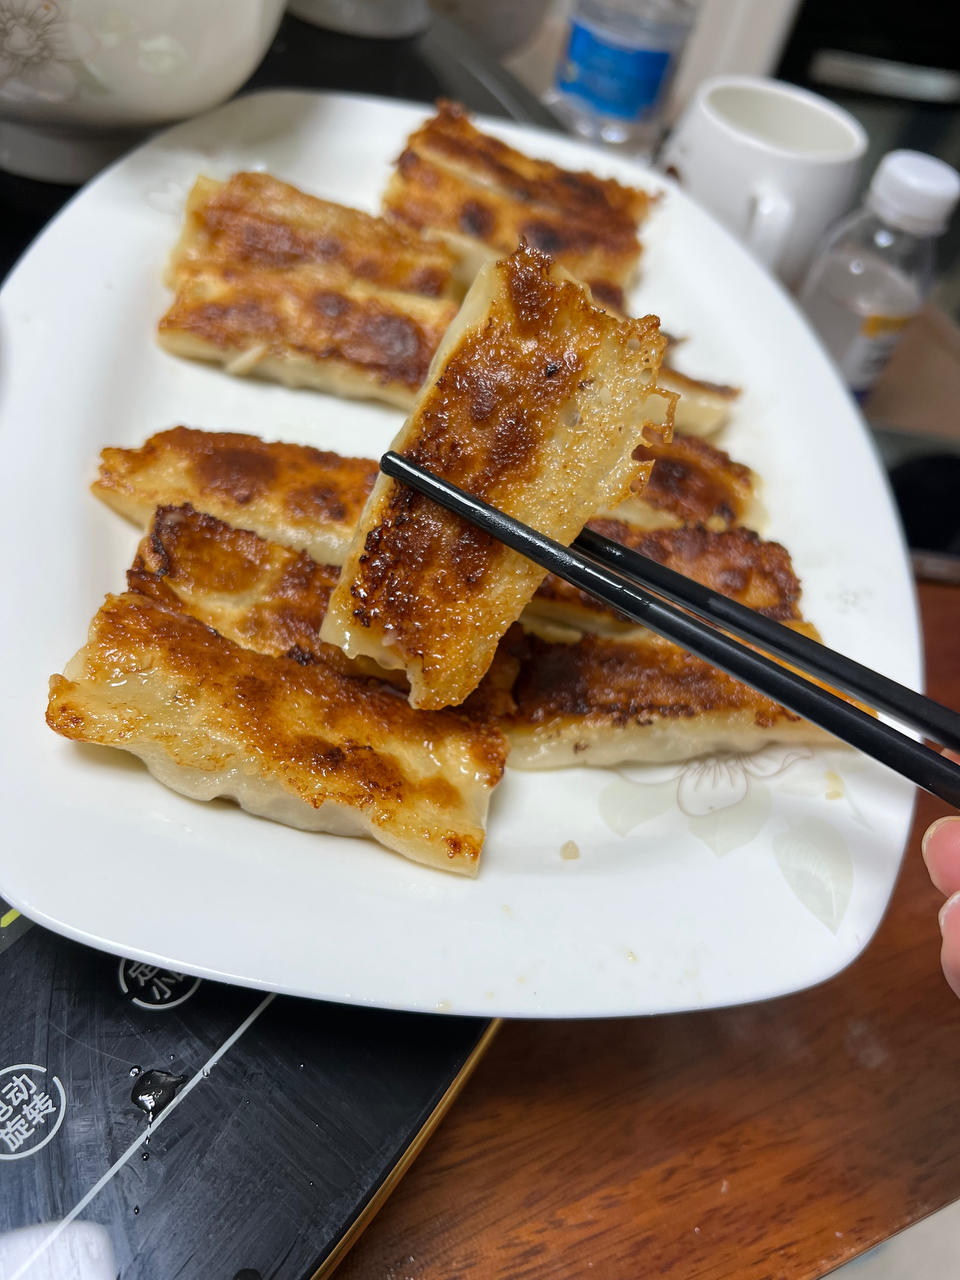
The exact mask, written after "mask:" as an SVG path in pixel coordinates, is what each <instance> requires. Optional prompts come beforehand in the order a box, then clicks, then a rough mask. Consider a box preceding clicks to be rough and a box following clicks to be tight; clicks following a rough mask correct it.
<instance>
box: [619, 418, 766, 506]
mask: <svg viewBox="0 0 960 1280" xmlns="http://www.w3.org/2000/svg"><path fill="white" fill-rule="evenodd" d="M634 456H635V457H637V458H642V459H643V460H644V461H647V462H652V463H654V467H653V470H652V472H651V473H650V478H649V480H648V481H647V483H646V484H645V485H643V486H642V487H641V488H640V492H639V493H633V494H631V496H630V498H628V499H627V501H626V503H624V504H623V505H622V506H621V507H620V508H618V510H617V511H616V512H615V513H613V514H615V515H617V516H619V517H621V518H623V519H628V520H630V521H632V522H634V523H643V524H646V525H648V526H650V527H653V526H656V525H681V524H702V525H704V526H705V527H706V528H708V529H726V528H730V527H731V526H733V525H739V524H744V523H749V520H745V517H749V516H751V515H752V513H753V511H754V509H755V502H756V498H755V483H756V481H755V477H754V475H753V472H752V471H751V470H750V468H749V467H745V466H743V464H742V463H739V462H734V461H733V460H732V459H731V457H730V455H729V454H728V453H725V452H724V451H723V450H722V449H717V448H716V447H715V446H714V445H712V444H709V443H708V442H707V441H706V440H701V439H699V438H698V437H696V436H688V435H682V434H681V433H680V432H679V431H678V432H675V433H674V437H673V439H672V440H670V441H668V442H666V443H663V444H649V445H647V444H641V445H639V446H638V447H637V449H636V451H635V453H634Z"/></svg>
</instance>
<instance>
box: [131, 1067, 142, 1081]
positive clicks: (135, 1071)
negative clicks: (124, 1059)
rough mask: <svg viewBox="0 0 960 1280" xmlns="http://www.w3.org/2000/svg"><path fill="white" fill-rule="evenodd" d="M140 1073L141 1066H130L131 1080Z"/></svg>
mask: <svg viewBox="0 0 960 1280" xmlns="http://www.w3.org/2000/svg"><path fill="white" fill-rule="evenodd" d="M139 1074H140V1068H139V1067H131V1068H130V1079H131V1080H132V1079H133V1078H134V1076H138V1075H139Z"/></svg>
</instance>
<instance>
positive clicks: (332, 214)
mask: <svg viewBox="0 0 960 1280" xmlns="http://www.w3.org/2000/svg"><path fill="white" fill-rule="evenodd" d="M311 262H312V263H319V264H322V265H323V266H324V267H326V268H328V269H330V270H334V269H336V268H339V269H340V270H341V271H342V272H343V275H344V278H354V279H358V280H365V281H367V282H368V283H369V284H371V285H377V286H379V287H380V288H382V289H387V290H390V291H395V290H399V291H401V292H410V293H421V294H424V295H425V296H427V297H436V298H440V297H451V296H453V280H452V269H453V262H454V259H453V255H452V254H451V253H450V252H449V251H448V250H447V249H445V248H444V247H443V245H441V244H438V243H437V242H436V241H432V242H431V241H428V240H424V239H423V238H422V237H421V236H418V235H415V234H413V233H411V232H409V231H406V230H404V228H403V227H399V226H397V224H396V223H394V222H389V221H387V220H386V219H385V218H378V217H376V216H374V215H372V214H369V213H363V212H362V211H361V210H359V209H349V208H346V207H345V206H343V205H340V204H334V203H332V202H331V201H329V200H321V199H319V198H318V197H316V196H311V195H308V194H307V193H306V192H304V191H300V190H298V188H297V187H294V186H291V185H290V184H289V183H287V182H281V181H280V180H279V179H278V178H274V177H273V176H272V175H271V174H269V173H235V174H234V175H233V176H232V177H231V178H229V179H228V180H227V181H226V182H217V181H216V180H215V179H213V178H206V177H201V178H198V179H197V181H196V183H195V184H194V186H193V189H192V190H191V192H190V195H189V197H188V198H187V209H186V218H185V224H184V230H183V234H182V236H181V238H180V241H179V243H178V244H177V246H176V249H175V250H174V253H173V255H172V258H171V262H170V277H171V283H175V282H176V279H177V277H178V275H179V273H181V272H184V271H190V270H193V269H195V268H197V267H198V266H199V267H201V268H203V267H204V266H207V265H210V264H213V263H218V264H220V265H222V266H224V267H226V268H228V269H230V270H233V271H248V270H250V269H260V270H263V269H274V270H276V269H290V268H292V267H298V266H301V265H303V264H305V263H311Z"/></svg>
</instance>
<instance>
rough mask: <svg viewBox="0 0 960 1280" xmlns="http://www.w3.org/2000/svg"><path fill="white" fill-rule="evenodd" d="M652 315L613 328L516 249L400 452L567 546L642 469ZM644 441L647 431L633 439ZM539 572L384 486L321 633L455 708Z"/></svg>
mask: <svg viewBox="0 0 960 1280" xmlns="http://www.w3.org/2000/svg"><path fill="white" fill-rule="evenodd" d="M661 346H662V344H661V341H660V339H659V336H658V333H657V321H656V319H655V317H650V316H648V317H646V318H645V319H643V320H639V321H632V322H629V323H624V322H618V321H616V320H615V319H614V318H613V317H611V316H610V315H609V314H607V313H606V312H603V311H600V310H599V309H597V308H596V307H594V306H592V305H591V303H590V302H589V300H588V298H587V295H586V294H585V293H584V291H583V290H582V289H581V288H579V287H578V286H577V285H576V283H575V282H573V281H571V280H570V279H569V277H566V278H565V277H564V276H562V275H560V274H558V273H557V271H556V269H555V268H553V267H551V265H550V263H549V260H547V259H546V258H545V257H544V256H543V255H542V254H538V253H537V252H536V251H535V250H532V249H529V248H523V249H521V250H518V251H517V253H515V254H514V255H513V256H512V257H511V258H509V259H507V260H505V261H503V262H500V263H496V264H491V265H490V266H489V267H487V268H485V269H484V271H483V272H482V273H481V275H480V276H478V278H477V281H476V282H475V284H474V286H473V289H472V290H471V293H470V295H469V296H468V298H467V300H466V301H465V303H464V308H463V311H462V312H461V316H460V317H459V319H458V323H457V325H456V326H454V328H453V329H451V331H450V333H449V334H448V336H447V338H446V340H445V342H444V346H443V348H442V349H441V351H440V353H439V354H438V361H437V365H436V366H435V368H434V370H433V372H432V376H431V380H430V382H429V383H428V384H427V385H426V386H425V387H424V388H423V389H422V391H421V393H420V396H419V397H418V400H417V404H416V406H415V408H414V411H413V413H412V415H411V417H410V418H409V419H408V422H407V425H406V426H405V427H404V429H403V430H402V431H401V433H400V435H399V436H398V437H397V439H396V440H395V441H394V445H393V447H394V448H395V449H398V450H400V451H401V452H403V453H404V454H405V455H406V456H408V457H409V458H411V459H412V460H413V461H415V462H418V463H419V464H420V465H422V466H425V467H427V468H428V469H430V470H431V471H433V472H435V473H436V474H438V475H440V476H442V477H444V478H445V479H449V480H451V481H453V482H454V483H455V484H458V485H460V486H461V487H462V488H465V489H467V490H468V491H469V492H471V493H473V494H475V495H476V496H478V497H481V498H484V499H485V500H487V501H489V502H491V503H493V504H494V505H495V506H498V507H500V508H501V509H502V510H505V511H507V512H509V513H510V514H512V515H515V516H517V517H518V518H520V519H523V520H526V521H527V522H528V523H531V524H533V525H534V526H535V527H537V528H540V529H542V530H544V531H545V532H548V533H551V534H552V535H553V536H555V537H558V538H560V539H562V540H566V541H570V540H571V539H572V538H573V537H574V536H575V535H576V534H577V533H578V532H579V530H580V528H581V527H582V525H583V522H584V520H585V519H586V518H587V517H588V516H589V515H590V514H591V513H592V512H593V511H595V510H597V509H598V507H601V506H604V505H607V504H608V503H609V501H610V500H611V497H612V498H613V499H614V500H617V499H619V498H620V497H622V496H623V495H624V491H625V489H626V488H627V487H628V486H629V484H630V483H631V481H632V480H633V479H634V478H635V476H636V472H637V468H638V466H639V465H641V464H638V463H637V462H636V461H635V460H633V459H632V458H631V457H630V454H631V452H632V449H633V448H634V447H635V445H636V443H637V442H638V441H637V436H638V435H640V434H641V433H642V430H643V423H642V420H641V419H642V414H643V403H644V398H645V395H646V394H647V391H648V389H649V388H650V387H651V386H652V384H653V381H654V378H655V373H656V367H657V364H658V362H659V356H660V350H661ZM641 438H642V436H641ZM542 577H543V573H542V570H539V569H537V567H536V566H535V565H532V564H531V563H530V562H529V561H527V560H525V559H524V558H523V557H521V556H519V555H518V554H517V553H515V552H512V551H510V550H509V549H507V548H506V547H504V546H503V545H502V544H500V543H498V542H496V541H494V540H493V539H491V538H490V537H488V536H487V535H486V534H483V533H481V532H479V531H478V530H476V529H474V528H472V527H470V526H468V525H466V524H465V523H464V522H463V521H461V520H460V519H459V518H457V517H455V516H453V515H451V514H449V513H448V512H446V511H444V510H442V509H441V508H440V507H438V506H437V505H436V504H435V503H432V502H430V501H428V500H426V499H424V498H421V497H420V496H419V495H418V494H416V493H415V492H413V491H412V490H409V489H407V488H405V487H404V486H402V485H399V484H395V483H394V482H392V481H389V480H387V479H386V477H380V479H379V480H378V481H377V484H376V486H375V488H374V491H373V495H372V497H371V500H370V502H369V503H368V506H367V508H366V509H365V511H364V514H363V518H362V520H361V525H360V528H359V529H358V532H357V535H356V537H355V539H354V542H353V544H352V547H351V550H350V552H349V554H348V558H347V561H346V564H345V571H344V577H343V578H342V579H341V583H340V585H339V586H338V587H337V588H336V589H335V591H334V593H333V596H332V597H331V602H330V610H329V612H328V614H327V618H326V621H325V623H324V629H323V635H324V638H325V639H327V640H329V641H331V642H332V643H335V644H339V645H341V647H343V648H345V649H346V650H347V652H348V653H351V654H355V653H367V654H368V655H369V656H371V657H374V658H375V659H376V660H377V661H379V662H380V663H382V664H383V665H385V666H387V665H394V666H402V667H403V668H404V669H405V670H406V671H407V675H408V678H409V679H410V685H411V701H412V702H413V704H414V705H417V706H433V707H435V706H447V705H451V704H455V703H458V702H461V701H462V700H463V699H464V698H465V697H466V696H467V694H469V693H470V691H471V690H472V689H474V688H475V687H476V685H477V684H478V682H479V680H480V678H481V676H482V675H483V672H484V671H485V670H486V669H487V667H488V666H489V664H490V661H491V659H492V657H493V653H494V650H495V647H496V641H497V640H498V639H499V637H500V636H501V635H502V634H503V633H504V632H505V631H506V629H507V627H508V626H509V625H510V623H511V622H513V621H514V620H515V619H516V617H517V616H518V614H519V613H520V610H521V609H522V607H523V605H524V604H525V603H526V601H527V600H528V599H529V598H530V596H531V595H532V594H533V592H534V591H535V589H536V587H537V585H538V584H539V582H540V580H541V579H542Z"/></svg>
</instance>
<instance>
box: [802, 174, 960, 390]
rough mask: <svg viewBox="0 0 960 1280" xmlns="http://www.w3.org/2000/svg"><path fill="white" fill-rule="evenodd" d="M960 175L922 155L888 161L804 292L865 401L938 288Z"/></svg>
mask: <svg viewBox="0 0 960 1280" xmlns="http://www.w3.org/2000/svg"><path fill="white" fill-rule="evenodd" d="M958 197H960V175H958V174H957V172H956V170H954V169H951V167H950V166H949V165H948V164H944V163H943V161H942V160H936V159H935V158H934V157H933V156H928V155H924V154H923V153H922V152H919V151H891V152H890V153H889V154H888V155H886V156H884V158H883V160H881V162H880V164H879V166H878V167H877V171H876V173H875V174H874V175H873V180H872V181H871V183H870V189H869V191H868V192H867V195H866V199H865V201H864V204H863V206H862V208H860V209H858V210H857V211H856V213H853V214H851V215H850V216H849V217H847V218H845V219H844V220H843V221H842V222H840V223H839V224H838V225H837V226H836V227H835V228H834V230H833V231H832V232H831V233H830V235H829V237H828V239H827V242H826V244H825V246H824V248H823V249H822V251H821V252H820V254H819V256H818V257H817V258H816V259H815V260H814V262H813V264H812V266H811V267H810V270H809V272H808V273H807V277H806V280H805V281H804V283H803V285H802V286H801V289H800V305H801V306H802V307H803V309H804V311H805V312H806V313H807V316H808V317H809V319H810V321H811V323H812V324H813V327H814V328H815V329H816V330H817V332H818V333H819V335H820V337H821V339H822V341H823V344H824V346H825V347H826V348H827V350H828V351H829V352H830V354H831V355H832V356H833V359H834V362H835V363H836V365H837V367H838V368H839V370H840V373H841V374H842V376H843V378H844V380H845V382H846V383H847V386H848V387H849V388H850V390H851V391H852V392H853V393H854V395H855V396H856V397H857V398H858V399H863V398H864V397H865V396H866V395H867V394H868V392H869V391H870V389H871V387H872V386H873V385H874V383H875V382H876V381H877V379H878V378H879V377H880V374H881V373H882V372H883V370H884V367H885V366H886V364H887V361H888V360H889V359H890V356H891V355H892V354H893V350H894V347H895V346H896V345H897V342H898V341H899V339H900V336H901V334H902V333H903V330H904V329H905V328H906V326H907V324H908V323H909V321H910V319H911V318H912V317H913V316H914V315H916V313H917V312H918V311H919V310H920V307H921V306H922V304H923V300H924V298H925V297H926V295H927V293H928V292H929V289H930V286H931V284H932V283H933V273H934V252H933V242H934V239H935V237H936V236H938V235H940V234H941V233H942V232H943V231H944V230H945V229H946V226H947V223H948V221H949V219H950V215H951V213H952V212H953V209H954V206H955V205H956V203H957V199H958Z"/></svg>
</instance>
